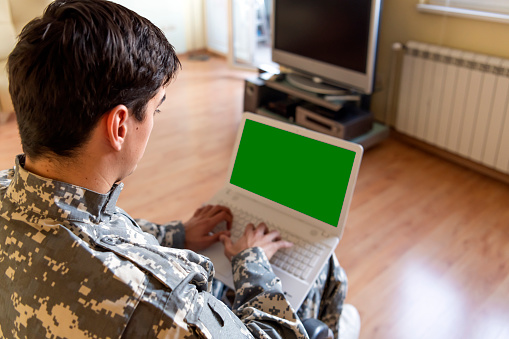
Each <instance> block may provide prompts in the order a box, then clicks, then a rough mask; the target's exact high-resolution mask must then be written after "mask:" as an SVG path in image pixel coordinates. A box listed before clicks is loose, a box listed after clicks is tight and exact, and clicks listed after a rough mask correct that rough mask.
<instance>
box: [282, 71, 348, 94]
mask: <svg viewBox="0 0 509 339" xmlns="http://www.w3.org/2000/svg"><path fill="white" fill-rule="evenodd" d="M286 80H287V81H288V83H290V84H291V85H292V86H294V87H297V88H300V89H303V90H305V91H309V92H312V93H316V94H324V95H346V94H351V92H350V91H349V90H347V89H344V88H340V87H336V86H332V85H329V84H326V83H324V82H322V80H321V79H319V78H310V77H307V76H304V75H300V74H297V73H288V74H286Z"/></svg>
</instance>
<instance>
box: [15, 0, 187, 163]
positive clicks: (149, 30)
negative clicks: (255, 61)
mask: <svg viewBox="0 0 509 339" xmlns="http://www.w3.org/2000/svg"><path fill="white" fill-rule="evenodd" d="M180 68H181V64H180V61H179V60H178V58H177V56H176V53H175V50H174V48H173V46H172V45H171V44H170V43H169V42H168V40H167V39H166V37H165V36H164V34H163V32H162V31H161V30H160V29H159V28H157V27H156V26H155V25H154V24H152V23H151V22H150V21H149V20H147V19H146V18H144V17H142V16H140V15H138V14H136V13H135V12H133V11H131V10H129V9H127V8H125V7H123V6H121V5H118V4H116V3H113V2H110V1H106V0H57V1H55V2H53V3H51V4H50V5H49V6H48V7H47V8H46V10H45V11H44V14H43V16H42V17H40V18H36V19H34V20H32V21H31V22H30V23H28V24H27V25H26V26H25V27H24V28H23V30H22V32H21V34H20V36H19V40H18V43H17V44H16V46H15V48H14V50H13V51H12V52H11V54H10V55H9V59H8V72H9V91H10V94H11V97H12V101H13V105H14V110H15V111H16V117H17V120H18V126H19V132H20V136H21V143H22V145H23V151H24V152H25V153H26V154H27V155H28V156H29V157H32V158H34V159H35V158H38V157H40V156H41V155H44V154H51V153H53V154H56V155H60V156H65V157H72V156H73V155H74V154H75V151H76V150H77V149H79V147H80V146H82V145H83V144H84V143H85V142H86V141H87V140H88V138H89V136H90V132H91V131H92V129H93V128H94V126H96V124H97V123H98V121H99V120H100V118H101V117H102V116H103V115H104V114H105V113H106V112H108V111H109V110H111V109H112V108H114V107H116V106H117V105H119V104H123V105H126V106H127V108H128V109H129V111H130V113H131V114H133V115H134V116H135V117H136V119H137V120H139V121H143V119H144V118H145V115H144V112H145V108H146V105H147V103H148V101H149V100H150V99H152V98H153V97H154V96H155V95H156V93H157V92H158V90H159V88H161V86H165V85H167V84H168V83H169V82H170V81H171V79H173V78H174V77H175V75H176V73H177V71H178V69H180Z"/></svg>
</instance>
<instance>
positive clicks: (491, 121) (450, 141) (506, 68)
mask: <svg viewBox="0 0 509 339" xmlns="http://www.w3.org/2000/svg"><path fill="white" fill-rule="evenodd" d="M395 129H396V130H397V131H399V132H401V133H403V134H406V135H408V136H411V137H413V138H416V139H419V140H421V141H424V142H426V143H429V144H431V145H433V146H436V147H438V148H440V149H443V150H446V151H448V152H451V153H454V154H456V155H458V156H460V157H463V158H466V159H469V160H471V161H473V162H476V163H479V164H482V165H484V166H486V167H489V168H492V169H494V170H497V171H500V172H502V173H506V174H509V60H506V59H500V58H495V57H491V56H488V55H482V54H476V53H471V52H467V51H460V50H456V49H450V48H446V47H440V46H435V45H430V44H425V43H420V42H408V43H407V44H406V46H405V48H404V56H403V61H402V66H401V78H400V82H399V95H398V99H397V111H396V120H395Z"/></svg>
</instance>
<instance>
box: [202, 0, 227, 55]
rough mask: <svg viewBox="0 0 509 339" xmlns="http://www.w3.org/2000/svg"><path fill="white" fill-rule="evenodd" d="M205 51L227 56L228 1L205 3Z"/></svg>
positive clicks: (214, 0)
mask: <svg viewBox="0 0 509 339" xmlns="http://www.w3.org/2000/svg"><path fill="white" fill-rule="evenodd" d="M205 21H206V25H205V31H206V37H207V49H209V50H211V51H214V52H216V53H219V54H223V55H226V54H228V0H206V1H205Z"/></svg>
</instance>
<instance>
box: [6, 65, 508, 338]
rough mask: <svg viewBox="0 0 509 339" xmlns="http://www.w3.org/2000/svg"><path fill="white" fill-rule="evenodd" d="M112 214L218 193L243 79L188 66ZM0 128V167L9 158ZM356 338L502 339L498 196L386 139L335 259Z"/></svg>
mask: <svg viewBox="0 0 509 339" xmlns="http://www.w3.org/2000/svg"><path fill="white" fill-rule="evenodd" d="M182 59H183V60H182V61H183V66H184V68H183V70H182V72H181V73H180V75H179V76H178V78H177V80H176V82H175V83H174V84H172V85H170V87H169V88H168V91H167V94H168V98H167V100H166V102H165V103H164V104H163V107H162V113H161V114H160V115H158V116H157V117H156V123H155V127H154V131H153V134H152V139H151V141H150V142H149V145H148V147H147V150H146V153H145V156H144V158H143V159H142V161H141V163H140V164H139V166H138V169H137V171H136V172H135V173H134V174H133V175H132V176H131V177H129V178H128V179H127V180H125V184H126V187H125V190H124V192H123V193H122V195H121V198H120V202H119V205H120V206H121V207H123V208H124V209H126V210H127V211H128V212H129V213H131V214H132V215H133V216H135V217H144V218H147V219H150V220H153V221H158V222H164V221H168V220H173V219H182V218H183V219H185V218H187V217H189V216H190V214H191V213H192V212H193V211H194V209H195V208H196V207H198V206H200V204H201V203H202V202H204V201H206V200H207V199H208V198H209V197H210V196H211V195H212V194H213V193H214V192H215V191H216V190H217V189H218V188H219V187H220V186H221V184H222V182H223V180H224V174H225V171H226V168H227V165H228V160H229V157H230V152H231V147H232V143H233V140H234V134H235V131H236V127H237V124H238V122H239V117H240V113H241V111H242V98H243V79H244V77H246V76H248V75H251V73H247V72H245V71H234V70H230V69H228V68H227V66H226V64H225V62H224V61H223V60H222V59H218V58H212V59H211V60H209V61H189V60H187V59H186V57H182ZM20 149H21V148H20V146H19V140H18V136H17V131H16V126H15V123H14V122H13V121H11V122H9V123H8V124H7V125H3V126H0V168H7V167H10V166H12V163H13V159H14V156H15V154H17V153H19V152H20ZM336 253H337V254H338V256H339V259H340V262H341V263H342V265H343V267H344V268H345V270H346V272H347V274H348V276H349V281H350V284H349V293H348V296H347V302H348V303H351V304H354V305H355V306H356V307H357V308H358V309H359V312H360V314H361V318H362V330H361V338H388V339H389V338H390V339H393V338H405V339H406V338H435V339H436V338H443V339H451V338H458V339H460V338H462V339H463V338H509V186H508V185H506V184H502V183H500V182H497V181H495V180H493V179H489V178H487V177H484V176H482V175H479V174H476V173H474V172H471V171H469V170H466V169H464V168H461V167H458V166H456V165H453V164H451V163H448V162H445V161H444V160H441V159H439V158H435V157H434V156H431V155H428V154H426V153H423V152H421V151H419V150H416V149H414V148H412V147H410V146H407V145H405V144H402V143H401V142H399V141H397V140H395V139H389V140H387V141H385V142H384V143H382V144H380V145H378V146H377V147H375V148H373V149H370V150H368V151H367V152H366V153H365V155H364V158H363V163H362V166H361V172H360V175H359V179H358V183H357V188H356V192H355V195H354V200H353V203H352V207H351V211H350V214H349V218H348V222H347V227H346V230H345V233H344V237H343V239H342V240H341V242H340V245H339V247H338V249H337V251H336Z"/></svg>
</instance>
